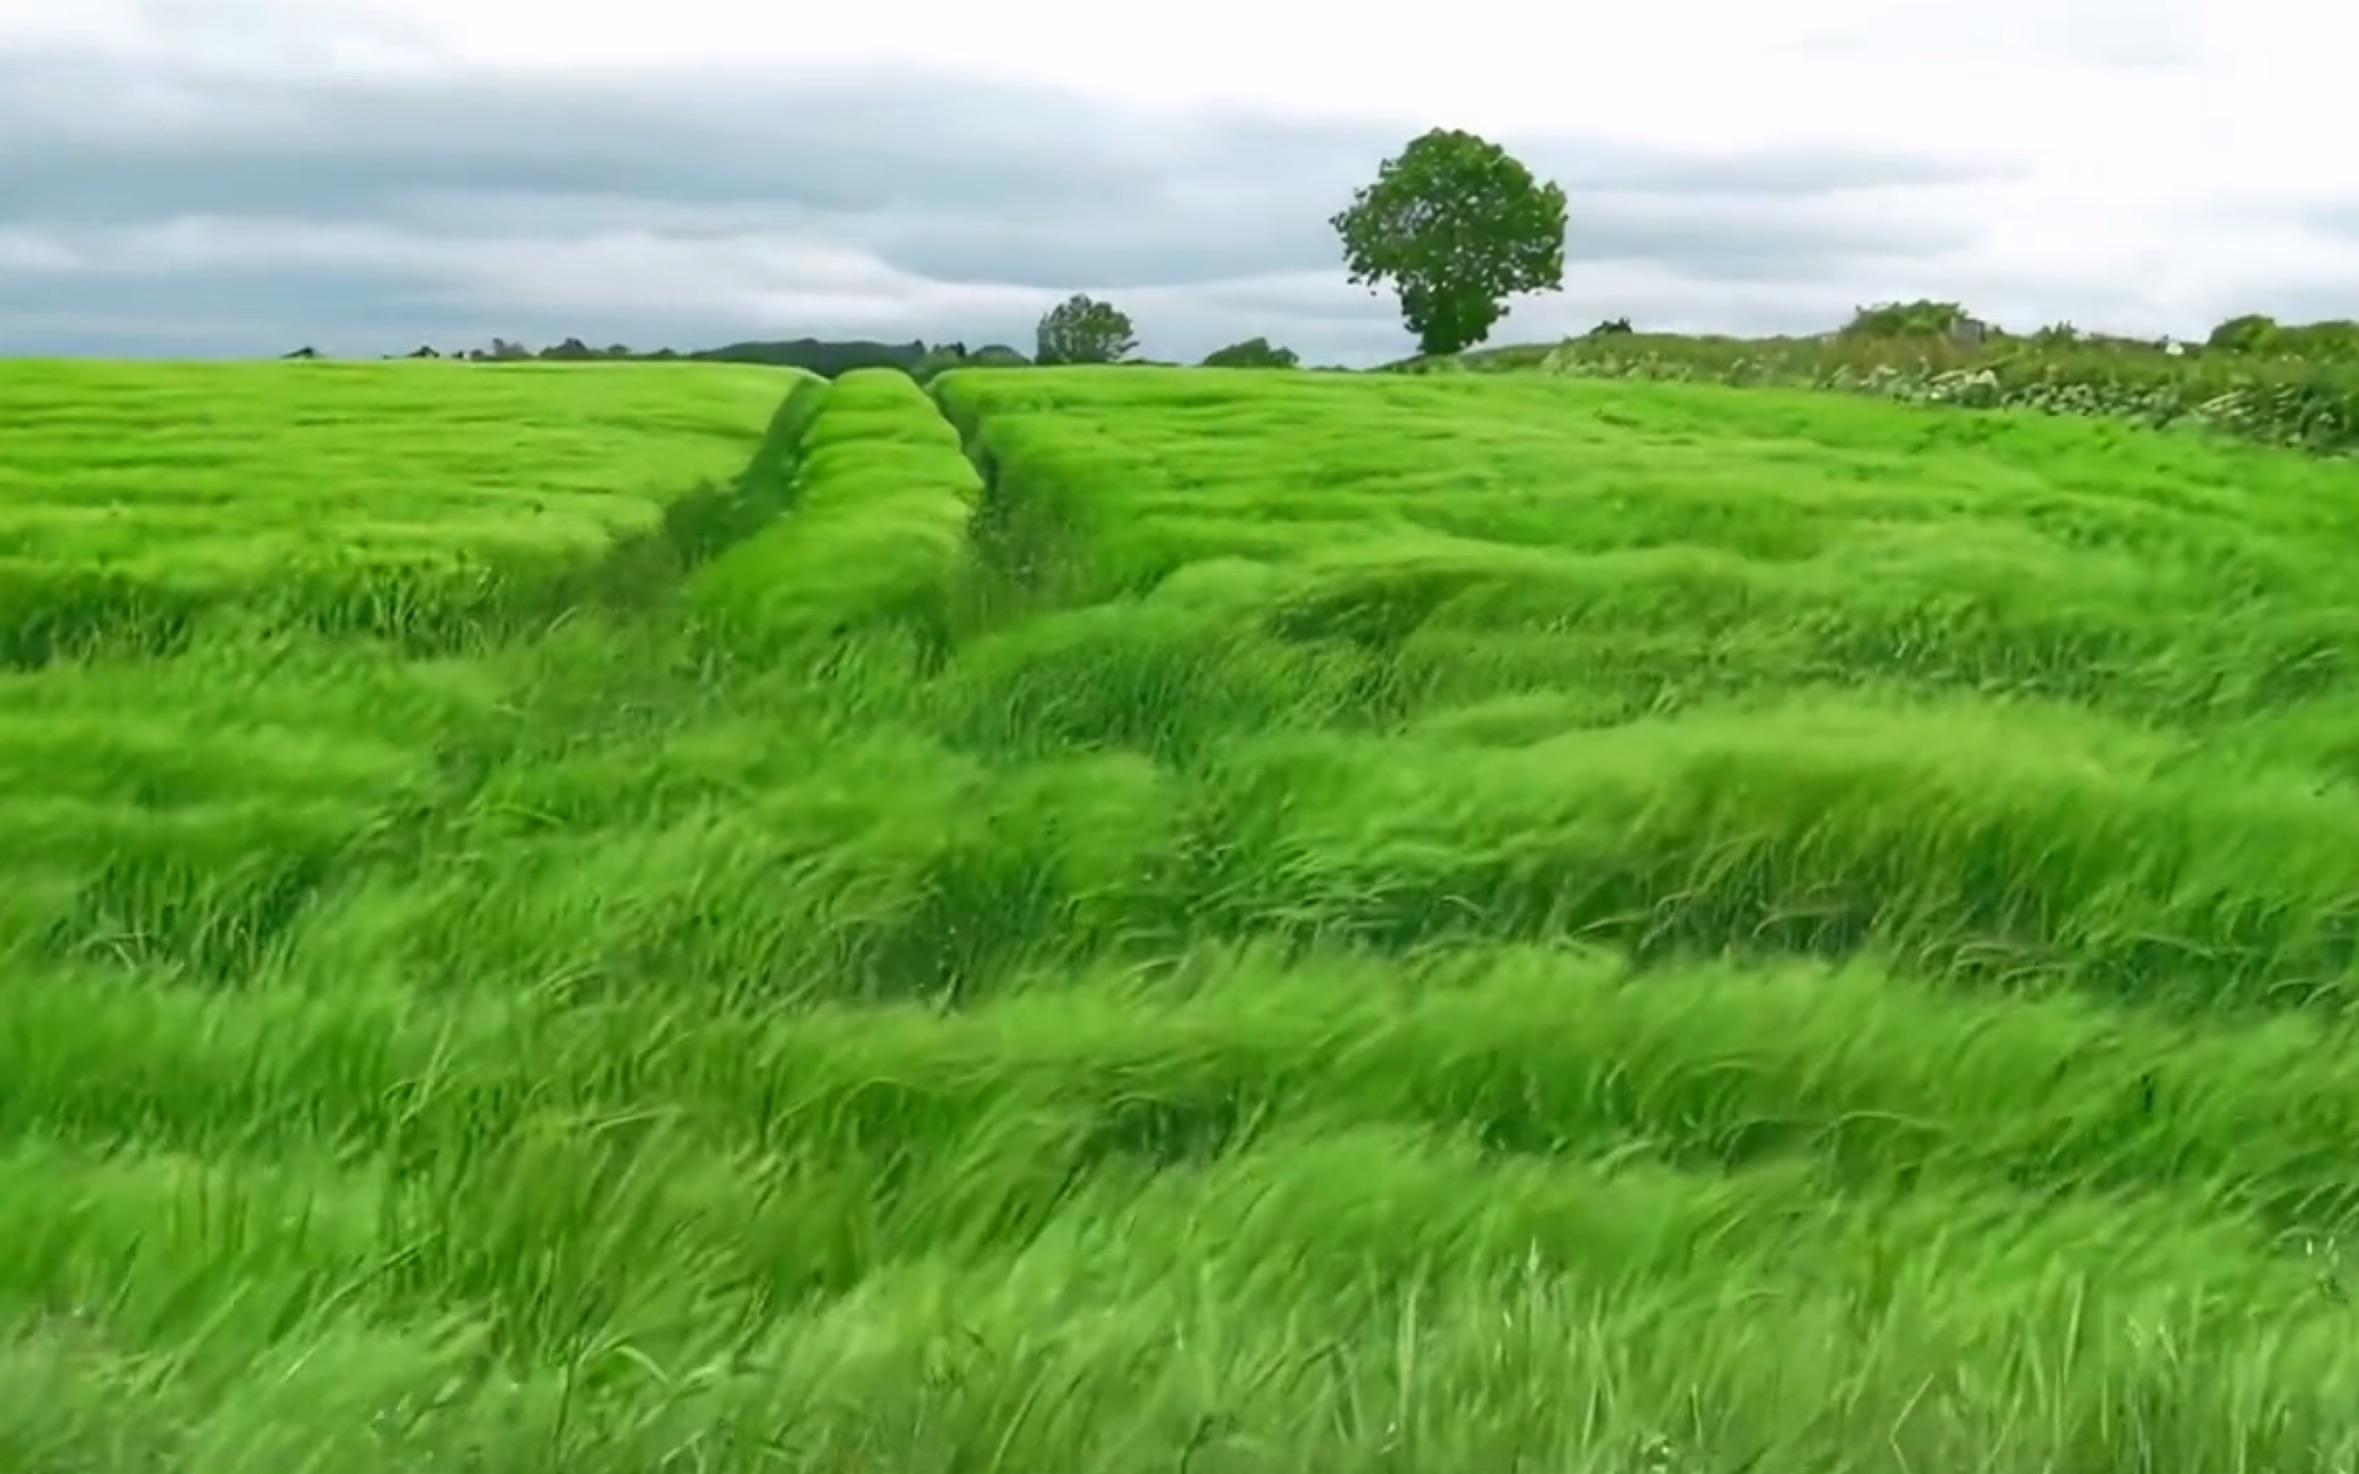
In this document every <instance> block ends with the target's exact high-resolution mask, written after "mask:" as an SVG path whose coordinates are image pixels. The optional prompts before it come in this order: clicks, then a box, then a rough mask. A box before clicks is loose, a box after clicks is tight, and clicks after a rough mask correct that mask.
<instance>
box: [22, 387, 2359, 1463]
mask: <svg viewBox="0 0 2359 1474" xmlns="http://www.w3.org/2000/svg"><path fill="white" fill-rule="evenodd" d="M122 372H128V371H122ZM579 382H580V383H581V384H583V385H584V386H585V387H583V388H580V389H579V390H577V391H573V392H578V393H580V394H582V395H583V396H584V397H585V399H594V397H595V395H596V394H597V393H599V392H601V391H600V390H599V389H597V388H594V387H589V386H595V385H598V384H599V380H598V379H597V378H596V377H595V376H591V377H588V378H585V379H583V380H581V381H579ZM772 382H773V385H774V386H775V381H772ZM937 390H938V393H939V396H940V399H941V402H942V405H943V410H944V413H945V415H946V416H947V421H948V423H945V422H944V419H943V418H939V417H934V416H933V412H932V411H931V410H930V409H929V408H928V407H927V405H926V404H925V402H924V399H923V396H922V395H921V394H920V393H919V392H918V391H916V390H915V389H914V388H912V387H911V386H909V385H908V384H906V383H905V382H903V381H900V380H897V379H891V378H887V377H881V376H879V377H872V376H857V375H855V376H848V377H847V378H846V379H844V380H843V381H841V382H839V383H837V384H836V385H835V386H833V388H832V389H829V390H827V391H825V393H824V395H822V396H814V395H812V394H808V393H806V394H804V395H803V396H802V398H801V399H799V400H790V402H789V407H790V408H792V410H793V414H792V416H789V415H788V414H787V412H786V411H784V410H781V411H779V412H778V414H777V415H776V416H774V419H773V430H774V433H773V437H772V442H771V443H773V444H782V443H784V442H783V441H781V440H780V439H779V436H778V434H777V433H776V427H777V425H778V424H780V423H783V422H784V421H786V420H787V419H789V418H792V419H794V420H795V432H794V433H795V445H796V453H795V456H794V457H793V464H792V465H791V466H789V465H788V464H787V462H786V461H785V460H784V459H780V460H778V461H776V462H775V465H776V467H777V468H778V469H777V471H776V475H777V482H776V485H775V487H774V492H773V501H772V503H771V505H772V506H773V507H776V508H784V509H785V510H784V511H783V512H781V513H779V514H778V515H776V516H775V517H774V518H773V519H771V520H768V521H767V522H766V523H764V524H762V525H760V526H759V527H758V528H756V527H754V526H753V525H752V524H751V523H743V524H732V526H736V527H738V528H739V529H740V530H741V531H743V532H745V533H748V534H750V535H747V536H744V537H742V539H738V538H735V537H732V538H730V539H716V540H715V541H714V544H713V545H714V546H715V547H718V546H719V543H720V542H721V541H727V542H728V544H729V546H728V549H727V550H726V551H720V552H719V553H718V556H717V557H715V558H713V559H712V560H711V561H710V563H709V564H708V565H707V566H705V567H703V568H701V569H700V570H699V571H697V572H696V573H694V574H693V575H692V576H691V577H690V579H689V580H688V583H687V585H686V595H687V597H686V598H685V599H684V601H683V602H682V606H681V607H680V608H678V609H676V610H674V609H665V608H634V609H624V608H618V607H614V606H605V607H600V608H591V609H588V610H585V611H583V612H582V613H581V614H579V615H578V616H577V617H575V618H571V619H568V620H564V621H561V622H559V623H558V625H557V627H555V628H553V629H550V630H548V631H547V632H546V633H544V634H542V635H540V636H539V637H537V638H534V639H530V640H524V641H509V642H506V643H484V644H481V645H479V646H475V647H470V648H469V649H468V650H467V651H466V652H465V653H444V654H441V655H435V656H426V655H420V654H418V653H417V652H414V651H412V652H404V651H403V650H402V649H400V648H399V647H397V646H388V645H386V644H382V643H356V642H352V641H349V640H343V639H324V638H321V637H320V636H319V635H318V634H317V633H316V632H314V633H311V634H302V635H295V634H288V633H285V632H281V633H279V634H277V635H275V636H271V637H267V638H264V637H259V636H257V635H255V633H254V632H252V631H246V632H242V633H237V634H223V635H220V636H218V637H215V636H207V637H204V638H200V639H198V640H196V641H194V642H193V644H192V645H191V647H190V648H189V649H187V650H185V651H183V652H182V653H180V654H178V655H176V656H174V657H172V658H169V659H146V660H139V661H122V662H110V661H80V662H63V663H59V664H56V665H53V666H51V667H49V668H46V669H43V670H40V671H35V672H21V673H17V674H14V675H9V676H0V835H6V836H8V839H7V842H6V845H5V847H0V969H5V971H4V973H0V1406H6V1407H9V1408H11V1409H16V1410H18V1411H15V1412H12V1413H10V1414H9V1415H7V1416H0V1463H6V1464H7V1465H8V1466H9V1467H19V1468H26V1469H68V1468H86V1467H105V1468H152V1469H159V1470H175V1471H177V1470H189V1471H198V1470H203V1471H213V1470H218V1469H233V1468H275V1467H318V1468H331V1469H337V1470H352V1471H356V1474H376V1471H388V1474H390V1471H395V1470H405V1471H406V1470H414V1469H428V1468H480V1469H487V1470H488V1469H499V1470H508V1469H565V1470H569V1471H573V1470H582V1471H592V1474H602V1471H608V1470H612V1471H618V1474H619V1471H624V1470H631V1471H638V1470H646V1469H677V1470H689V1469H703V1470H749V1471H750V1470H770V1469H812V1470H817V1469H828V1470H837V1469H858V1468H876V1469H886V1468H889V1469H893V1470H895V1471H937V1474H967V1471H973V1470H986V1469H1004V1470H1016V1469H1025V1470H1033V1469H1061V1470H1075V1471H1105V1474H1115V1471H1122V1474H1128V1471H1134V1470H1148V1469H1178V1468H1186V1469H1189V1470H1195V1471H1205V1470H1211V1471H1221V1474H1246V1471H1252V1474H1262V1471H1268V1474H1279V1471H1284V1474H1297V1471H1300V1470H1304V1469H1321V1470H1338V1471H1367V1474H1376V1471H1387V1474H1398V1471H1408V1470H1433V1471H1453V1474H1455V1471H1474V1470H1484V1471H1494V1470H1515V1469H1529V1470H1550V1471H1555V1470H1565V1469H1595V1470H1612V1471H1617V1474H1618V1471H1632V1474H1636V1471H1642V1470H1643V1471H1648V1474H1673V1471H1688V1470H1693V1471H1699V1474H1701V1471H1712V1470H1730V1471H1734V1470H1738V1469H1769V1468H1777V1469H1821V1468H1865V1467H1879V1468H1881V1467H1889V1468H1912V1469H1952V1468H1994V1469H2010V1470H2012V1469H2026V1470H2028V1469H2035V1468H2036V1469H2054V1468H2072V1469H2091V1470H2098V1469H2105V1470H2123V1471H2129V1470H2139V1471H2153V1470H2163V1469H2170V1470H2178V1469H2186V1470H2197V1469H2203V1470H2209V1469H2218V1468H2251V1469H2285V1470H2290V1469H2332V1468H2339V1467H2343V1466H2345V1465H2347V1464H2348V1463H2350V1462H2351V1461H2352V1459H2353V1458H2354V1457H2359V1415H2355V1414H2354V1412H2353V1409H2354V1408H2359V1353H2355V1352H2354V1350H2353V1348H2354V1347H2359V1336H2355V1335H2354V1332H2359V1323H2355V1322H2354V1318H2353V1311H2352V1309H2351V1307H2350V1305H2349V1303H2348V1299H2347V1293H2346V1284H2345V1279H2344V1270H2343V1266H2342V1263H2341V1254H2342V1246H2343V1245H2344V1244H2346V1243H2347V1242H2348V1241H2349V1238H2350V1235H2351V1233H2352V1231H2353V1229H2354V1227H2359V1194H2354V1192H2353V1191H2352V1188H2351V1184H2350V1181H2349V1174H2348V1172H2347V1171H2346V1170H2345V1168H2344V1166H2343V1160H2342V1159H2343V1157H2344V1155H2345V1154H2346V1148H2347V1144H2348V1143H2349V1141H2350V1140H2351V1137H2352V1132H2353V1131H2354V1129H2359V1068H2355V1067H2354V1066H2353V1065H2352V1064H2351V1063H2350V1058H2351V1053H2352V1052H2351V1048H2350V1045H2351V1042H2352V1034H2351V1030H2350V1026H2349V1022H2348V1020H2349V1017H2350V1012H2351V1011H2350V1008H2349V1006H2348V999H2349V997H2350V993H2351V986H2352V983H2353V981H2354V979H2353V966H2354V964H2353V958H2352V953H2351V946H2352V939H2353V936H2354V927H2355V926H2359V699H2355V698H2354V694H2353V691H2352V689H2351V672H2350V670H2349V669H2348V667H2347V664H2346V652H2347V651H2348V650H2349V649H2350V648H2352V647H2351V642H2350V637H2351V633H2352V631H2353V629H2354V623H2353V622H2354V619H2355V618H2359V598H2354V597H2353V596H2352V595H2351V594H2349V593H2348V592H2346V589H2347V587H2348V586H2347V584H2346V583H2345V581H2344V580H2343V579H2341V578H2340V576H2339V571H2338V570H2339V564H2340V562H2341V561H2343V560H2342V559H2341V558H2340V556H2339V552H2338V549H2339V548H2340V547H2342V546H2346V545H2347V544H2348V541H2349V538H2348V534H2349V532H2350V530H2351V528H2350V522H2351V519H2352V518H2353V516H2354V515H2355V514H2354V513H2353V512H2352V511H2351V507H2352V505H2353V503H2352V501H2351V499H2350V496H2349V492H2350V490H2351V486H2350V484H2349V482H2348V480H2347V476H2348V474H2349V473H2348V472H2347V471H2344V470H2342V469H2340V468H2336V467H2332V466H2327V465H2323V464H2320V463H2316V462H2308V461H2303V460H2300V459H2297V458H2295V457H2293V456H2290V455H2283V454H2278V453H2273V452H2267V451H2262V450H2258V449H2253V448H2237V447H2223V446H2219V445H2214V444H2210V443H2206V442H2201V441H2197V440H2194V439H2192V438H2188V437H2177V438H2167V437H2154V438H2141V437H2139V436H2136V435H2133V434H2130V433H2127V432H2124V431H2121V430H2119V429H2117V428H2115V427H2110V426H2104V425H2093V424H2081V423H2071V422H2047V421H2037V420H2020V421H2019V420H2007V419H1977V420H1963V419H1949V420H1942V419H1939V418H1937V417H1934V416H1930V415H1925V414H1919V413H1913V412H1911V411H1909V410H1907V409H1904V408H1899V407H1894V406H1888V405H1876V404H1863V403H1858V402H1853V401H1846V400H1840V399H1821V400H1809V399H1800V398H1795V397H1791V396H1781V395H1775V394H1768V393H1762V394H1746V393H1740V392H1734V391H1721V392H1704V391H1699V390H1694V389H1683V388H1678V387H1675V386H1626V385H1597V384H1587V383H1547V382H1541V383H1524V382H1517V381H1513V380H1499V381H1486V382H1466V381H1458V380H1415V379H1400V380H1377V381H1367V380H1338V379H1329V378H1325V377H1313V376H1305V375H1277V374H1271V375H1260V374H1252V373H1245V372H1233V373H1224V374H1188V373H1168V374H1167V373H1160V372H1156V371H1152V370H1144V369H1139V370H1128V369H1126V370H1122V371H1119V372H1113V371H1098V372H1092V371H1061V370H1060V371H1041V372H1037V373H1026V374H1022V375H1015V374H1009V375H996V376H995V375H990V374H987V373H982V372H970V373H962V374H954V375H951V376H949V377H947V378H946V379H944V380H943V381H941V382H940V383H939V385H938V386H937ZM775 393H776V391H775V387H774V389H773V398H774V399H775ZM552 402H555V401H552ZM441 412H443V411H440V410H434V411H428V410H425V409H419V410H414V411H413V412H412V414H411V416H410V418H409V419H408V420H405V421H404V422H403V423H405V424H407V425H408V427H409V432H410V433H414V434H419V435H424V434H428V433H431V430H430V425H429V423H428V422H429V421H430V420H431V418H432V414H434V413H441ZM758 418H759V417H758V416H757V417H756V421H757V422H758ZM962 444H963V446H964V448H965V449H966V450H967V451H968V452H969V454H970V455H971V457H972V464H970V463H969V461H968V460H966V459H963V458H961V457H960V456H959V454H958V451H959V449H960V447H961V445H962ZM739 451H740V454H741V455H742V454H744V453H746V447H745V446H744V445H743V444H742V442H741V443H740V447H739ZM648 454H649V455H650V456H653V455H654V454H655V453H654V452H653V451H649V452H648ZM2338 539H2339V541H2338ZM716 655H718V656H720V657H723V658H718V659H716V658H715V657H716Z"/></svg>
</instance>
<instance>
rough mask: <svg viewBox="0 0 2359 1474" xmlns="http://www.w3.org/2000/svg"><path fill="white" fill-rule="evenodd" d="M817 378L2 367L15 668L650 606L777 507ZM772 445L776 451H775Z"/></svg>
mask: <svg viewBox="0 0 2359 1474" xmlns="http://www.w3.org/2000/svg"><path fill="white" fill-rule="evenodd" d="M798 383H799V384H801V385H803V386H804V390H803V393H804V394H808V393H810V392H811V391H815V390H816V389H817V388H819V387H820V386H819V383H818V381H817V380H814V379H811V378H810V377H809V376H808V375H799V374H788V373H783V372H780V371H776V370H768V369H736V368H721V369H708V368H702V367H700V368H698V369H696V370H694V371H692V372H685V373H683V372H678V371H676V370H675V369H674V368H672V367H671V366H666V365H653V364H629V365H600V366H597V367H595V368H588V369H583V368H580V367H578V366H570V365H569V366H563V367H560V366H558V365H551V364H526V365H497V366H486V365H461V364H454V363H440V362H437V363H419V362H402V363H373V364H321V363H272V364H244V363H240V364H181V365H167V366H161V367H159V366H155V365H141V366H130V365H118V364H108V363H88V362H41V361H16V362H10V363H5V364H0V421H5V422H6V423H7V425H8V427H9V436H8V453H7V455H6V457H5V458H0V663H6V664H9V665H13V666H19V667H25V666H37V665H39V664H41V663H43V662H45V661H47V660H49V659H52V658H54V657H56V656H57V655H59V654H61V653H63V654H69V655H70V654H73V653H75V652H77V651H81V650H86V649H89V648H92V647H93V646H96V647H99V648H114V649H118V650H122V649H129V650H132V651H144V652H151V653H164V652H169V651H171V650H174V649H177V648H179V647H180V646H181V645H183V644H185V643H186V642H187V641H188V640H189V639H190V638H191V636H192V633H193V632H194V631H195V630H196V629H197V628H198V627H199V626H201V625H204V624H207V623H212V624H219V623H222V622H223V621H224V620H225V619H227V620H233V621H236V622H242V623H247V624H254V623H259V624H261V625H263V626H264V627H265V628H281V629H284V628H295V629H314V630H323V631H328V632H339V631H355V632H363V633H369V634H375V635H393V634H398V635H400V636H401V637H402V638H404V639H405V640H407V641H408V642H410V643H411V644H412V645H413V646H420V647H424V648H450V647H452V646H455V645H461V644H464V643H467V642H468V641H470V640H473V639H477V638H480V637H481V636H483V635H484V634H486V633H498V632H501V631H512V630H516V629H520V628H529V627H530V626H531V625H532V623H533V622H534V621H536V620H545V619H546V618H548V617H549V616H550V615H552V614H554V613H556V612H558V611H560V610H562V609H564V608H566V607H569V606H570V605H572V604H574V603H577V602H580V601H582V600H583V599H585V598H608V599H614V598H620V599H623V600H624V601H626V602H628V601H629V600H631V599H632V598H634V597H635V596H636V594H637V590H638V586H640V585H643V584H645V583H646V582H648V581H649V580H650V579H653V580H656V581H661V580H662V579H664V578H665V577H666V569H667V568H669V567H670V566H672V565H675V564H677V563H678V561H679V560H680V557H681V555H682V553H683V552H684V551H693V550H694V548H695V547H696V546H697V545H698V544H699V542H700V541H702V540H708V539H709V537H710V532H709V530H708V529H709V528H710V527H711V525H713V524H715V523H719V524H722V525H735V524H737V523H742V522H744V521H745V520H746V519H748V518H749V517H750V518H754V519H756V520H758V518H759V516H760V515H765V514H766V512H768V511H775V510H776V502H777V501H778V499H779V495H780V492H781V490H782V487H781V486H780V484H779V483H780V482H781V479H782V477H783V475H784V474H785V472H786V470H787V464H786V463H787V461H788V460H789V459H790V452H791V449H792V443H793V440H794V437H795V435H796V434H797V433H799V428H800V422H801V421H802V420H803V419H806V418H807V413H806V412H805V410H804V408H803V407H800V406H797V405H795V404H794V403H793V402H792V399H791V398H790V401H789V404H788V405H787V406H786V407H785V408H784V409H782V408H781V405H780V396H781V395H782V394H785V393H786V391H787V389H788V387H789V386H790V385H794V384H798ZM766 430H768V431H770V432H771V434H770V437H769V439H768V440H766V439H765V431H766Z"/></svg>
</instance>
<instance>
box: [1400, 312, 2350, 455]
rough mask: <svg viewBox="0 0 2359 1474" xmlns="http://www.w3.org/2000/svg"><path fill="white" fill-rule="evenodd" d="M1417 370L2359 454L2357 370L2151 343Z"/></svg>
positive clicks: (1799, 342)
mask: <svg viewBox="0 0 2359 1474" xmlns="http://www.w3.org/2000/svg"><path fill="white" fill-rule="evenodd" d="M1384 371H1386V372H1393V373H1408V374H1436V373H1441V374H1449V373H1517V372H1522V373H1543V374H1557V375H1564V376H1569V377H1579V378H1596V379H1630V380H1671V381H1678V382H1692V383H1717V384H1727V385H1734V386H1747V387H1762V388H1790V389H1825V390H1835V391H1840V392H1848V393H1860V394H1874V395H1881V396H1883V397H1885V398H1888V399H1896V400H1901V401H1904V402H1908V403H1915V404H1928V405H1947V406H1954V407H1959V408H1967V409H2029V410H2038V411H2041V412H2044V413H2048V414H2074V415H2088V416H2103V417H2112V418H2119V419H2125V420H2131V421H2135V422H2137V423H2139V424H2143V425H2147V426H2150V427H2154V428H2163V427H2167V426H2192V427H2198V428H2202V429H2206V430H2210V431H2214V432H2217V433H2222V434H2227V435H2232V436H2235V437H2237V438H2239V439H2243V440H2249V441H2255V442H2258V443H2261V444H2264V445H2274V446H2283V447H2288V448H2293V449H2299V450H2306V451H2310V452H2313V453H2317V454H2331V455H2349V454H2352V453H2354V452H2359V366H2354V365H2343V364H2329V363H2318V362H2314V361H2310V360H2305V359H2298V358H2282V357H2281V358H2261V357H2255V356H2252V355H2247V354H2231V353H2218V352H2204V351H2202V350H2188V351H2183V352H2182V353H2180V354H2179V355H2177V356H2173V355H2172V354H2170V353H2168V352H2165V351H2162V350H2159V349H2156V348H2154V347H2153V346H2151V345H2146V344H2139V345H2135V346H2125V345H2116V344H2111V343H2079V342H2072V343H2061V344H2052V345H2050V344H2041V343H2039V342H2037V341H2036V340H2031V339H2005V340H2000V341H1999V342H1997V343H1995V344H1990V343H1985V344H1958V343H1952V342H1950V341H1947V340H1943V339H1932V340H1924V339H1900V340H1881V341H1867V342H1860V341H1853V340H1848V339H1844V338H1842V337H1840V336H1830V337H1824V338H1799V339H1743V338H1700V337H1699V338H1689V337H1677V336H1671V335H1653V334H1611V335H1603V336H1591V337H1586V338H1573V339H1568V340H1567V341H1565V342H1563V343H1559V344H1556V345H1554V346H1552V347H1544V346H1539V345H1530V346H1519V347H1515V348H1504V349H1498V350H1492V351H1488V352H1482V351H1478V352H1474V353H1469V354H1465V355H1462V356H1454V357H1437V358H1418V359H1410V360H1407V361H1405V362H1403V363H1399V364H1393V365H1389V366H1388V367H1387V369H1386V370H1384Z"/></svg>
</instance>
